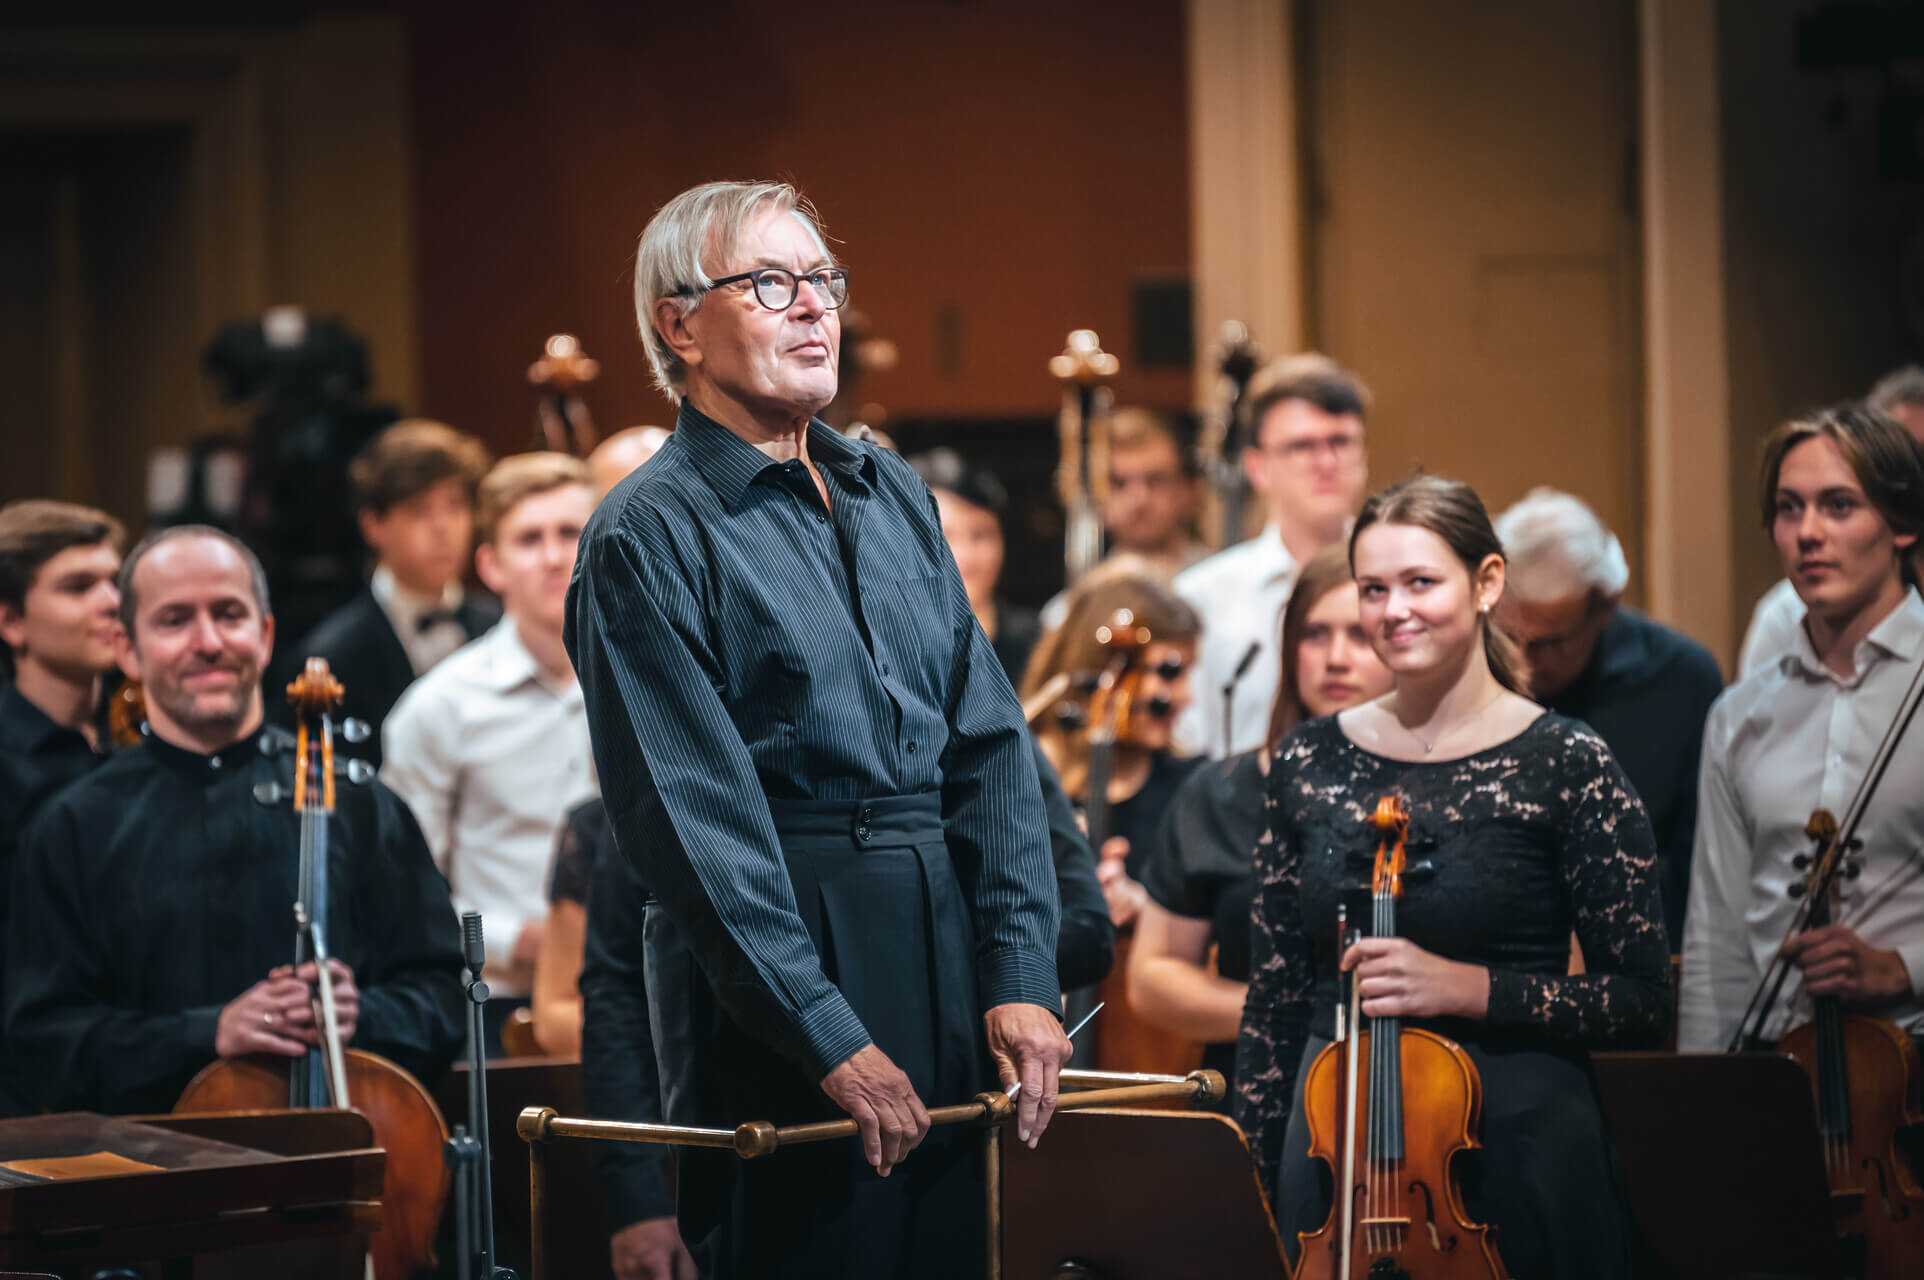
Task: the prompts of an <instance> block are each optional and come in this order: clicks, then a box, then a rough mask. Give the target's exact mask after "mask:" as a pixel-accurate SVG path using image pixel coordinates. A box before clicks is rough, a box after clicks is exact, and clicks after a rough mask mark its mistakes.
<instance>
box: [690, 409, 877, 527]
mask: <svg viewBox="0 0 1924 1280" xmlns="http://www.w3.org/2000/svg"><path fill="white" fill-rule="evenodd" d="M684 432H686V433H687V434H686V435H684V434H683V433H684ZM677 440H680V441H682V442H683V445H682V446H680V447H684V448H686V449H687V450H688V454H689V457H690V459H691V460H692V461H693V462H694V465H695V470H696V471H698V472H700V473H701V476H702V479H704V480H706V481H708V483H709V485H710V486H711V487H712V488H713V489H714V490H715V493H716V496H718V497H720V498H721V500H722V502H723V504H725V505H726V506H727V507H728V508H729V509H730V510H731V511H732V510H734V509H735V508H736V507H738V506H740V505H741V500H742V495H743V494H745V493H746V492H747V491H748V486H749V485H751V484H753V483H754V482H755V481H756V480H757V479H758V478H759V477H760V476H761V475H762V473H763V472H765V471H767V470H769V469H770V468H779V467H780V466H781V465H782V464H781V463H779V462H776V461H775V460H774V459H773V458H771V457H769V456H768V455H767V454H765V453H763V452H762V451H761V450H760V449H757V448H756V447H755V446H754V445H752V444H750V443H748V441H746V440H744V439H742V438H741V437H740V436H738V435H736V434H735V433H734V432H733V431H730V430H729V429H728V428H727V427H724V426H723V425H722V424H721V423H719V422H716V421H715V420H714V419H713V418H711V417H709V416H708V415H707V414H705V413H703V412H702V411H701V410H699V409H697V408H696V407H695V406H694V404H693V403H691V402H690V401H689V400H687V399H686V398H684V399H683V400H682V402H681V413H680V414H679V415H678V416H677V418H676V422H675V432H674V435H673V436H671V437H670V438H669V442H670V444H673V443H674V442H675V441H677ZM662 447H663V448H664V449H665V448H667V447H668V445H663V446H662ZM808 450H809V457H810V458H812V459H813V460H814V461H815V463H816V464H817V465H819V466H824V467H829V468H832V469H833V470H835V471H838V472H840V473H841V474H843V475H845V476H848V477H850V478H855V477H858V476H859V477H860V478H861V479H862V480H863V481H865V482H867V483H869V484H873V483H874V482H875V459H874V458H873V457H871V456H869V454H868V453H867V452H866V451H864V450H863V448H862V447H861V446H860V445H858V444H856V443H855V442H854V441H853V440H850V439H848V438H847V437H845V436H843V435H841V434H839V433H838V432H837V431H836V430H835V428H833V427H831V426H829V425H828V424H827V423H825V422H823V421H822V420H821V419H820V418H811V419H809V423H808Z"/></svg>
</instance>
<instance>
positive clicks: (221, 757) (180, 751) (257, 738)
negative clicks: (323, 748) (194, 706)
mask: <svg viewBox="0 0 1924 1280" xmlns="http://www.w3.org/2000/svg"><path fill="white" fill-rule="evenodd" d="M142 743H143V745H144V746H145V747H146V749H147V751H148V752H149V753H151V754H152V756H153V758H154V759H155V760H156V761H157V762H158V763H160V764H161V765H163V766H165V767H166V768H168V769H171V770H173V771H174V772H175V773H181V774H185V775H187V776H188V777H190V778H193V779H195V780H197V781H199V782H202V783H211V782H216V781H218V780H219V779H221V778H223V777H226V776H227V775H228V774H231V773H234V772H236V771H237V770H244V769H245V768H246V767H247V766H248V765H250V764H252V763H253V762H254V761H256V760H259V759H261V758H262V757H264V756H274V755H278V754H280V753H281V752H283V751H287V750H291V749H292V747H293V745H294V737H293V735H292V734H290V733H288V732H287V730H285V729H281V728H278V727H276V726H274V725H266V726H263V727H262V728H260V729H256V730H255V731H254V732H253V733H250V734H248V735H247V736H246V737H245V738H240V739H237V740H236V741H233V742H230V743H228V744H227V745H226V746H224V747H222V748H221V749H220V750H218V751H214V752H210V753H206V754H203V753H201V752H199V751H195V750H192V749H191V748H188V747H181V746H176V745H175V744H173V743H171V742H169V741H167V740H166V739H165V738H163V737H161V736H160V735H159V734H157V733H155V732H153V731H152V730H151V729H149V730H148V731H147V734H146V737H145V738H143V739H142Z"/></svg>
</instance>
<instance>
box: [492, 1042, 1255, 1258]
mask: <svg viewBox="0 0 1924 1280" xmlns="http://www.w3.org/2000/svg"><path fill="white" fill-rule="evenodd" d="M1223 1089H1224V1086H1223V1078H1222V1074H1221V1073H1220V1072H1216V1071H1192V1072H1190V1073H1189V1074H1188V1075H1186V1076H1159V1075H1141V1074H1137V1073H1135V1072H1128V1071H1064V1072H1063V1073H1062V1094H1061V1096H1060V1098H1059V1099H1058V1100H1057V1102H1056V1110H1057V1111H1084V1110H1088V1109H1090V1108H1092V1107H1119V1106H1129V1105H1132V1104H1135V1103H1143V1102H1167V1101H1175V1100H1180V1101H1187V1102H1190V1103H1192V1104H1195V1103H1204V1102H1218V1101H1221V1099H1222V1096H1223ZM1015 1115H1016V1104H1015V1102H1014V1101H1013V1100H1012V1099H1010V1098H1009V1097H1008V1096H1007V1095H1005V1094H1003V1093H1000V1092H994V1093H979V1094H977V1095H976V1096H975V1097H974V1098H972V1099H970V1100H969V1101H968V1102H961V1103H956V1104H954V1105H953V1106H946V1107H931V1108H930V1109H929V1123H930V1125H931V1126H933V1125H950V1124H972V1125H976V1126H978V1127H980V1128H981V1129H982V1130H983V1131H984V1133H983V1143H982V1175H983V1185H984V1191H985V1200H984V1209H985V1212H986V1214H987V1218H988V1246H989V1250H988V1251H989V1263H988V1276H989V1280H1000V1277H1001V1275H1002V1159H1001V1156H1002V1149H1001V1146H1000V1144H999V1143H998V1142H997V1141H996V1136H997V1135H996V1130H998V1129H1000V1128H1001V1127H1002V1126H1003V1125H1005V1124H1007V1123H1009V1122H1010V1121H1011V1120H1013V1119H1015ZM514 1127H515V1132H517V1133H519V1134H520V1135H521V1140H522V1141H523V1142H525V1143H527V1144H528V1214H529V1219H530V1227H531V1230H530V1233H529V1234H530V1242H529V1243H530V1249H531V1256H530V1258H529V1262H530V1263H531V1264H532V1272H533V1275H532V1280H548V1275H547V1257H546V1254H547V1242H546V1238H545V1237H546V1233H545V1232H544V1231H543V1230H542V1224H543V1222H544V1220H545V1209H546V1180H547V1172H546V1163H547V1161H546V1156H545V1153H544V1151H543V1148H544V1147H545V1146H546V1145H547V1144H548V1143H550V1142H553V1141H555V1140H557V1139H563V1138H601V1139H604V1140H608V1141H613V1142H653V1143H664V1144H667V1145H669V1146H677V1147H714V1148H726V1149H728V1150H731V1151H733V1152H734V1153H735V1154H736V1155H738V1156H740V1157H741V1158H742V1159H744V1160H754V1159H758V1158H760V1157H762V1156H767V1155H772V1154H773V1153H774V1152H776V1151H779V1150H780V1149H781V1148H783V1147H786V1146H795V1145H798V1144H800V1143H805V1142H831V1141H834V1140H835V1139H838V1138H853V1137H855V1136H856V1135H857V1134H858V1133H859V1132H860V1130H859V1129H858V1128H857V1126H856V1124H855V1121H853V1120H847V1119H844V1120H822V1121H817V1122H815V1123H813V1124H795V1125H783V1126H777V1125H773V1124H770V1123H769V1122H768V1121H766V1120H751V1121H749V1122H747V1123H746V1124H739V1125H736V1126H735V1127H734V1128H733V1129H701V1128H693V1127H690V1126H688V1125H677V1124H627V1123H624V1122H622V1121H619V1120H587V1119H582V1118H579V1117H575V1116H564V1115H560V1114H558V1113H557V1112H556V1111H555V1109H554V1108H553V1107H528V1108H527V1109H525V1110H524V1111H522V1113H521V1115H520V1118H519V1119H517V1120H516V1121H515V1126H514ZM913 1158H914V1157H913V1155H911V1156H910V1159H913Z"/></svg>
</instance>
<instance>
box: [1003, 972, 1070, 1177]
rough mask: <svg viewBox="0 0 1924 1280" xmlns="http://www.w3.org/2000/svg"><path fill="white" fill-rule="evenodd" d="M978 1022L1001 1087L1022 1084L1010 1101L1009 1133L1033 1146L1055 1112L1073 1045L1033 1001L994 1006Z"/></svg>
mask: <svg viewBox="0 0 1924 1280" xmlns="http://www.w3.org/2000/svg"><path fill="white" fill-rule="evenodd" d="M982 1020H983V1021H984V1022H985V1023H987V1024H988V1030H989V1051H990V1052H991V1053H993V1054H995V1067H996V1070H997V1071H999V1072H1000V1073H1001V1075H1002V1087H1003V1088H1004V1089H1007V1088H1008V1087H1009V1086H1010V1085H1012V1084H1015V1083H1016V1082H1018V1081H1020V1082H1021V1084H1022V1089H1021V1091H1020V1092H1019V1093H1017V1094H1016V1099H1015V1131H1016V1136H1017V1137H1019V1138H1021V1139H1022V1141H1024V1142H1026V1143H1028V1144H1029V1146H1030V1148H1031V1149H1033V1148H1034V1147H1035V1144H1036V1142H1037V1140H1038V1139H1040V1138H1041V1137H1042V1131H1043V1130H1044V1129H1046V1128H1048V1127H1049V1117H1050V1116H1053V1115H1054V1114H1055V1111H1056V1093H1057V1090H1058V1089H1059V1088H1060V1083H1059V1080H1058V1077H1059V1076H1060V1075H1061V1073H1062V1064H1063V1063H1065V1062H1067V1061H1068V1060H1069V1055H1070V1054H1071V1053H1073V1052H1075V1045H1073V1044H1071V1043H1070V1041H1069V1037H1068V1036H1066V1035H1064V1034H1063V1033H1062V1021H1061V1019H1059V1018H1057V1017H1056V1015H1055V1014H1053V1013H1051V1012H1050V1011H1049V1010H1047V1009H1045V1008H1043V1007H1042V1006H1041V1005H1039V1004H999V1005H996V1006H995V1007H994V1008H993V1009H990V1010H989V1011H988V1012H987V1013H986V1014H984V1015H982Z"/></svg>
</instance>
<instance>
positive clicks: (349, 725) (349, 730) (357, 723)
mask: <svg viewBox="0 0 1924 1280" xmlns="http://www.w3.org/2000/svg"><path fill="white" fill-rule="evenodd" d="M372 732H373V730H371V729H369V728H368V727H367V721H365V720H356V719H354V718H353V717H352V716H349V717H348V718H347V719H345V720H343V721H341V736H342V737H343V738H346V739H347V740H348V741H349V742H354V743H361V742H366V741H367V740H368V736H369V735H370V734H371V733H372Z"/></svg>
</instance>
